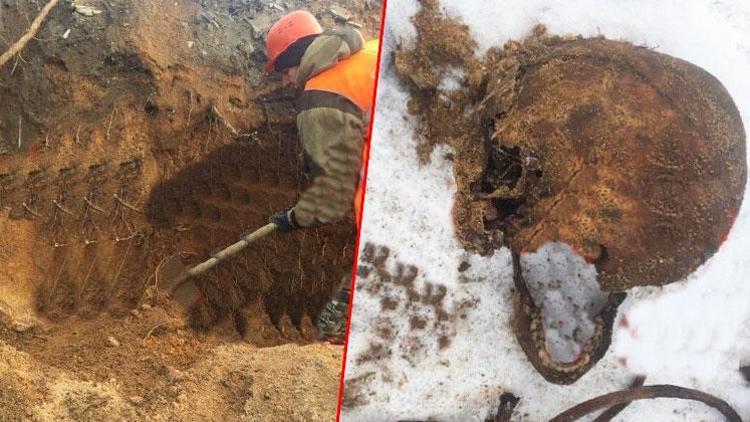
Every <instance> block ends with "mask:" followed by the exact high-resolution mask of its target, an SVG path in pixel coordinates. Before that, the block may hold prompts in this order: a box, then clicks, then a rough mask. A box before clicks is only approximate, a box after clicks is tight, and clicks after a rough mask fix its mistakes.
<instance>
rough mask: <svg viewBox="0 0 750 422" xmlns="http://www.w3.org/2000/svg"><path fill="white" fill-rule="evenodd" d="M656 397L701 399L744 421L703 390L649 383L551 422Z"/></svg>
mask: <svg viewBox="0 0 750 422" xmlns="http://www.w3.org/2000/svg"><path fill="white" fill-rule="evenodd" d="M656 398H675V399H684V400H695V401H699V402H701V403H703V404H705V405H707V406H710V407H713V408H714V409H716V410H718V411H719V412H721V414H722V415H724V418H726V420H727V421H728V422H742V418H740V415H738V414H737V412H736V411H735V410H734V409H732V407H731V406H730V405H729V404H728V403H727V402H725V401H724V400H722V399H720V398H718V397H714V396H712V395H710V394H706V393H704V392H702V391H698V390H693V389H690V388H684V387H678V386H675V385H649V386H647V387H635V388H630V389H627V390H622V391H616V392H614V393H609V394H604V395H602V396H599V397H596V398H593V399H591V400H587V401H585V402H583V403H581V404H579V405H576V406H573V407H571V408H570V409H568V410H566V411H564V412H562V413H560V414H559V415H557V416H555V417H554V418H552V419H550V421H549V422H573V421H577V420H579V419H580V418H582V417H584V416H586V415H588V414H590V413H593V412H596V411H597V410H601V409H606V408H612V407H614V406H618V405H622V404H627V403H630V402H632V401H635V400H643V399H656Z"/></svg>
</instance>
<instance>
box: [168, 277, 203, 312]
mask: <svg viewBox="0 0 750 422" xmlns="http://www.w3.org/2000/svg"><path fill="white" fill-rule="evenodd" d="M199 298H200V290H199V289H198V286H197V285H196V284H195V281H194V280H193V279H190V278H189V279H187V280H185V281H183V282H182V283H180V284H179V285H177V287H175V289H174V290H173V291H172V299H174V300H175V302H177V303H179V304H180V306H182V307H183V308H184V309H187V308H189V307H190V305H192V304H193V303H195V301H196V300H198V299H199Z"/></svg>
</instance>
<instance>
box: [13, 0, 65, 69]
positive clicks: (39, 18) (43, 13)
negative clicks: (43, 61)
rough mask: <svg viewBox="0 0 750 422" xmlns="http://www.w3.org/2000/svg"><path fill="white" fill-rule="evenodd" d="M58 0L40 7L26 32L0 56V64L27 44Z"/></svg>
mask: <svg viewBox="0 0 750 422" xmlns="http://www.w3.org/2000/svg"><path fill="white" fill-rule="evenodd" d="M58 1H59V0H50V1H49V3H47V4H46V5H45V6H44V8H42V11H41V12H40V13H39V15H38V16H37V17H36V18H35V19H34V22H32V23H31V27H30V28H29V31H28V32H26V33H25V34H24V35H23V36H22V37H21V38H20V39H19V40H18V41H16V43H15V44H13V45H12V46H11V47H10V49H9V50H8V51H6V52H5V53H3V55H2V56H0V66H3V65H4V64H5V63H6V62H7V61H8V60H10V58H11V57H13V56H15V55H16V54H18V53H19V52H20V51H21V50H23V48H24V47H26V44H28V42H29V41H30V40H31V39H32V38H34V36H36V33H37V32H39V27H40V26H42V22H43V21H44V19H45V18H46V17H47V15H48V14H49V12H50V11H51V10H52V8H53V7H55V5H57V2H58Z"/></svg>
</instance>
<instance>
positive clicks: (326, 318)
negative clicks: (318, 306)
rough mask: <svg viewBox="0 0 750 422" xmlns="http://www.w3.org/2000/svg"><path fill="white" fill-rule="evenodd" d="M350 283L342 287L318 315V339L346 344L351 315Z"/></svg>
mask: <svg viewBox="0 0 750 422" xmlns="http://www.w3.org/2000/svg"><path fill="white" fill-rule="evenodd" d="M349 296H350V292H349V285H348V282H347V283H346V284H345V286H343V287H341V288H340V289H339V291H338V292H337V293H336V295H334V297H333V299H331V300H330V301H329V302H328V303H326V306H325V307H324V308H323V310H322V311H321V312H320V316H319V317H318V324H317V327H318V339H319V340H325V341H328V342H330V343H333V344H344V342H345V341H346V331H347V323H348V316H349Z"/></svg>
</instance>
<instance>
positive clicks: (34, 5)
mask: <svg viewBox="0 0 750 422" xmlns="http://www.w3.org/2000/svg"><path fill="white" fill-rule="evenodd" d="M38 3H39V2H31V1H28V2H27V1H20V2H14V4H11V5H10V6H7V7H6V6H3V12H2V15H0V50H3V49H4V48H5V47H6V45H7V44H9V42H12V41H11V40H14V39H16V38H18V36H20V34H21V33H23V32H24V31H25V29H26V27H27V19H26V16H28V17H30V18H31V19H33V16H34V15H36V13H37V12H38V9H39V7H40V6H41V5H39V4H38ZM80 3H85V4H87V5H91V6H93V7H95V8H97V9H100V10H101V11H102V13H101V14H98V15H95V16H93V17H84V16H82V15H80V14H77V13H74V12H72V11H71V9H70V6H69V5H67V4H60V5H59V6H58V7H56V8H55V9H54V10H53V11H52V13H51V14H50V16H49V17H48V18H47V20H46V22H45V24H44V25H43V27H42V29H41V31H40V32H39V34H38V36H37V39H36V40H34V41H32V42H31V43H29V45H28V46H27V48H26V49H25V50H24V51H23V52H22V54H21V57H20V58H19V60H18V61H17V63H14V61H15V60H12V61H11V63H9V64H8V65H6V66H5V67H3V68H2V69H0V115H2V116H4V117H3V118H0V232H2V233H3V236H2V237H1V238H0V298H2V299H0V345H2V346H3V348H4V349H5V350H6V351H7V352H8V354H16V355H18V356H22V358H23V359H25V360H26V362H27V363H28V365H29V366H28V367H29V368H32V369H33V370H31V369H30V370H29V377H31V378H29V377H23V376H20V375H18V374H19V373H20V372H14V371H11V372H7V371H6V370H3V371H0V376H3V377H5V376H8V377H9V378H7V379H8V380H10V383H11V384H10V385H11V388H8V389H7V390H6V392H5V393H3V395H2V396H0V399H2V406H0V407H1V408H3V409H5V410H7V412H6V414H5V415H3V416H6V418H0V419H19V418H21V419H23V418H27V417H28V416H27V415H26V414H25V413H24V412H29V411H30V410H29V409H30V408H31V409H32V410H31V412H32V413H33V414H34V415H35V416H34V418H37V419H42V420H46V419H53V418H56V417H58V416H59V417H62V418H71V419H78V418H79V417H80V418H94V419H98V417H97V416H98V415H104V416H106V417H105V418H110V419H120V418H129V419H132V418H134V417H135V416H133V415H137V416H145V415H148V416H149V417H152V418H155V419H167V418H170V417H173V418H174V417H176V418H179V419H184V418H185V417H188V416H189V417H192V416H193V415H194V414H205V415H207V418H208V419H214V420H220V419H225V418H230V419H236V418H237V417H243V418H245V419H248V420H254V419H253V418H254V417H255V418H261V419H263V418H266V419H268V418H271V419H276V420H290V418H291V419H296V420H328V419H330V418H331V417H332V415H333V413H334V412H335V401H336V391H337V389H338V382H337V379H338V372H339V370H340V368H339V366H340V358H341V356H340V350H339V349H331V348H329V347H328V346H322V345H309V346H304V347H301V346H299V345H297V344H294V343H299V344H308V343H310V342H311V340H312V339H314V335H315V330H314V328H313V325H312V322H311V321H312V320H314V319H315V318H316V316H317V314H318V312H319V311H320V310H321V308H322V306H323V304H324V303H325V301H326V300H327V299H328V297H329V295H330V294H331V291H332V290H333V289H334V288H335V287H336V286H337V285H338V283H339V281H340V277H341V274H342V272H343V271H345V270H347V269H349V266H350V265H351V259H352V253H353V244H354V225H353V222H352V221H349V222H346V223H343V224H338V225H334V226H329V227H325V228H321V229H316V230H306V231H302V232H299V233H294V234H289V235H273V236H271V237H270V238H268V239H265V240H263V241H262V242H261V243H260V244H258V245H257V246H256V247H253V248H251V249H250V250H249V251H247V252H245V253H243V254H242V255H240V256H239V257H238V258H237V259H235V260H233V261H231V262H228V263H227V265H224V266H222V267H220V268H218V269H217V270H216V271H214V272H212V273H211V274H209V275H207V276H206V277H204V278H203V279H201V280H200V281H199V284H200V285H201V286H202V287H203V288H204V290H205V291H206V293H207V299H206V301H204V302H202V303H201V304H200V305H199V306H196V307H194V309H192V311H191V313H190V316H191V318H190V322H191V323H192V327H199V328H202V329H203V330H202V331H195V330H194V329H193V328H192V327H191V326H188V325H185V323H183V322H182V321H183V320H184V315H183V314H182V313H181V312H180V310H179V309H176V308H174V307H173V306H172V304H170V303H169V302H168V301H165V299H164V298H163V297H162V296H161V295H160V294H159V293H158V291H156V290H155V289H154V288H153V287H152V286H153V285H154V284H155V283H156V282H157V281H158V280H156V279H155V277H154V274H155V269H156V267H157V265H158V264H159V263H160V262H161V261H162V260H163V259H164V258H165V257H167V256H169V255H172V254H174V253H180V255H181V256H182V257H183V258H184V260H185V261H186V263H188V264H191V263H196V262H198V261H200V260H202V259H204V258H205V257H207V256H208V255H209V254H210V252H212V251H213V250H215V249H217V248H219V247H221V246H225V245H227V244H229V243H231V242H234V241H235V240H236V239H237V237H238V236H239V235H240V234H242V233H243V232H245V231H248V230H251V229H255V228H257V227H259V226H261V225H263V224H265V223H266V221H267V219H268V217H269V215H270V214H271V213H273V212H275V211H278V210H280V209H284V208H286V207H289V206H291V205H293V203H294V201H295V200H296V198H297V196H298V195H299V193H300V192H301V191H302V190H304V189H305V187H306V185H307V183H308V180H307V179H306V176H305V172H304V169H303V167H302V163H301V161H300V159H299V147H298V145H297V140H296V132H295V118H294V116H295V112H294V108H295V105H294V99H295V93H294V92H292V91H289V90H282V89H280V88H279V85H278V82H277V81H274V80H272V79H270V78H268V77H266V76H264V75H263V73H262V72H261V69H262V65H263V63H264V60H265V56H264V40H263V34H262V33H254V29H259V30H260V31H261V32H262V31H264V30H266V29H267V28H268V27H269V26H270V24H272V23H273V21H274V20H275V19H277V18H278V17H280V16H281V15H282V14H283V13H284V12H282V11H279V10H276V9H275V8H273V7H271V6H270V5H269V4H267V3H266V2H260V1H255V0H253V1H247V2H243V3H242V4H237V2H232V1H228V0H215V1H210V2H198V1H188V2H160V1H154V0H138V1H122V0H117V1H106V2H105V1H99V0H88V1H82V2H80ZM282 3H283V4H282ZM279 4H281V5H282V6H283V7H285V8H286V9H287V10H293V9H297V8H307V9H309V10H311V11H312V12H313V13H314V14H316V15H317V16H318V17H319V19H320V20H321V22H322V24H323V26H327V27H333V26H335V25H336V23H335V22H334V20H333V18H332V17H331V15H330V14H329V13H328V12H327V10H328V7H329V6H331V5H333V4H336V3H335V2H332V1H315V2H312V4H303V2H301V1H296V0H291V1H285V2H280V3H279ZM343 6H344V7H346V8H348V9H349V10H350V11H351V12H352V14H353V16H354V18H353V20H355V21H357V22H359V23H361V24H363V25H364V28H363V29H362V32H363V33H364V34H365V36H366V37H367V38H372V37H375V36H376V35H377V31H378V29H379V21H380V3H379V2H375V5H374V6H372V7H371V8H366V7H365V5H364V3H363V2H360V1H357V2H354V3H352V4H346V5H343ZM68 29H70V33H69V36H68V38H67V39H63V38H62V34H64V33H65V32H66V31H67V30H68ZM19 118H20V129H21V130H20V133H21V136H20V140H21V146H20V148H19V146H18V139H19ZM115 195H117V196H116V197H115ZM141 304H145V305H149V306H153V308H152V309H151V310H139V312H140V313H141V314H140V316H134V315H132V314H131V313H130V312H131V310H133V309H135V308H137V307H138V306H139V305H141ZM138 309H140V308H138ZM152 329H153V330H152ZM149 331H150V334H149ZM110 335H111V336H113V337H114V338H116V339H117V341H119V343H120V344H121V345H120V346H117V347H115V346H111V345H109V343H108V341H107V338H108V336H110ZM144 337H145V340H144ZM241 339H244V340H245V341H247V342H249V343H251V344H252V346H251V345H248V344H245V343H242V342H237V341H238V340H241ZM227 342H229V344H224V343H227ZM290 342H291V343H293V344H290V345H288V346H280V345H283V344H285V343H290ZM255 346H278V347H272V348H269V349H267V350H261V349H256V348H255ZM3 355H5V353H3ZM19 359H21V358H19ZM222 359H229V360H230V362H223V361H222ZM289 359H292V361H289ZM243 365H244V366H245V367H247V368H250V369H252V371H256V370H257V371H260V373H261V375H257V374H255V375H252V378H253V379H254V380H255V381H254V382H256V384H253V385H254V387H252V388H255V389H256V390H257V389H258V388H264V387H263V386H264V383H269V382H270V383H272V384H274V385H278V386H279V387H278V388H280V389H281V390H280V391H281V393H279V394H278V395H276V396H275V395H274V394H273V393H271V397H272V398H271V399H264V400H265V401H263V403H260V404H258V403H254V402H251V401H252V400H250V399H248V398H247V395H246V394H245V393H249V392H252V391H256V390H252V388H250V387H248V388H247V389H245V390H243V389H241V388H240V389H239V390H238V389H237V388H236V387H238V386H242V385H245V384H242V383H246V382H247V379H249V378H250V377H245V376H233V377H234V378H236V381H237V382H235V381H234V378H232V377H230V379H229V381H228V384H227V385H225V386H224V387H217V388H215V389H207V390H205V391H204V390H202V389H201V388H199V387H200V386H201V383H200V381H201V380H202V379H203V378H206V380H207V381H206V382H207V383H209V384H210V383H211V382H213V381H216V382H217V383H218V382H219V381H220V378H222V377H223V376H224V375H226V374H224V373H221V372H216V371H218V369H216V368H219V369H221V368H235V367H236V368H239V367H241V366H243ZM294 365H299V368H297V369H294V368H293V367H292V366H294ZM164 368H174V369H175V370H179V371H185V373H192V374H194V375H193V376H194V386H195V388H192V389H187V388H186V389H184V390H182V391H183V395H184V396H186V397H188V398H187V399H179V397H180V393H179V392H175V391H171V390H170V388H171V387H170V385H171V384H170V383H171V382H172V381H170V379H169V376H167V375H164V374H163V373H162V372H164V371H166V370H165V369H164ZM212 368H213V369H212ZM306 368H307V369H306ZM308 369H309V370H308ZM169 371H171V370H169ZM169 371H167V372H169ZM285 371H286V372H285ZM45 372H49V373H50V374H52V375H50V376H49V377H47V376H45ZM286 373H290V374H296V376H292V375H289V376H287V375H285V374H286ZM12 374H16V375H12ZM55 377H58V378H60V379H64V380H65V381H60V382H58V381H56V380H55ZM212 377H213V378H212ZM306 377H309V378H306ZM32 378H34V380H35V381H34V382H35V384H34V386H33V388H31V387H28V386H27V385H26V384H25V383H28V382H31V381H29V380H30V379H32ZM110 378H114V379H116V381H117V382H116V383H114V384H112V385H109V384H107V385H106V386H104V384H106V383H107V382H108V381H109V379H110ZM274 380H275V381H274ZM300 380H302V381H303V382H304V383H305V384H306V385H308V386H311V387H310V388H309V390H305V391H296V390H295V388H296V387H294V386H295V385H297V384H298V383H299V382H300ZM89 381H90V382H91V383H93V384H91V385H89V384H86V385H85V386H84V384H85V383H87V382H89ZM248 385H249V384H248ZM211 388H213V387H211ZM251 390H252V391H251ZM258 391H260V390H258ZM204 393H206V394H205V395H204ZM253 394H255V393H253ZM131 396H133V397H141V398H142V399H143V400H142V401H139V400H135V402H137V403H135V404H133V403H130V404H128V403H129V402H128V400H129V397H131ZM102 397H104V398H102ZM230 397H235V398H236V401H237V402H236V403H234V404H231V405H227V406H224V404H225V402H226V401H227V400H229V399H230ZM243 397H244V399H243ZM26 398H28V400H32V399H33V400H32V401H33V402H34V403H36V404H39V406H38V408H33V406H26V405H23V404H21V403H23V401H25V400H26ZM58 399H59V400H58ZM56 400H57V401H56ZM180 400H182V401H181V403H182V404H180ZM203 400H213V401H212V402H211V404H210V406H209V407H207V409H209V410H208V412H209V413H205V412H206V411H204V410H200V409H195V406H198V403H202V401H203ZM242 400H247V403H245V402H242ZM285 400H288V402H285ZM19 401H20V402H19ZM173 402H174V403H177V404H175V405H174V406H175V407H174V409H171V408H170V409H171V410H170V409H167V410H165V409H164V408H163V407H164V404H165V403H168V404H171V403H173ZM40 403H41V404H40ZM91 403H94V404H93V405H92V404H91ZM297 404H298V405H299V406H298V407H295V406H297ZM63 405H64V406H63ZM207 405H208V404H207ZM61 406H62V407H61ZM65 406H67V407H65ZM225 407H226V408H225ZM42 408H44V409H47V410H45V411H40V410H39V409H42ZM8 409H10V410H8ZM34 409H37V410H34ZM66 409H67V410H66ZM45 412H47V413H45ZM60 412H63V413H60ZM65 412H68V413H65ZM71 412H72V413H71ZM76 412H83V413H76ZM91 412H94V413H91ZM96 412H101V413H96ZM118 412H124V413H118ZM132 412H135V413H132ZM170 412H171V413H170ZM191 412H192V413H191ZM201 412H203V413H201ZM295 412H296V413H295ZM300 412H302V413H300ZM310 412H312V413H310ZM180 415H182V416H180ZM243 415H244V416H243ZM252 415H255V416H252Z"/></svg>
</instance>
